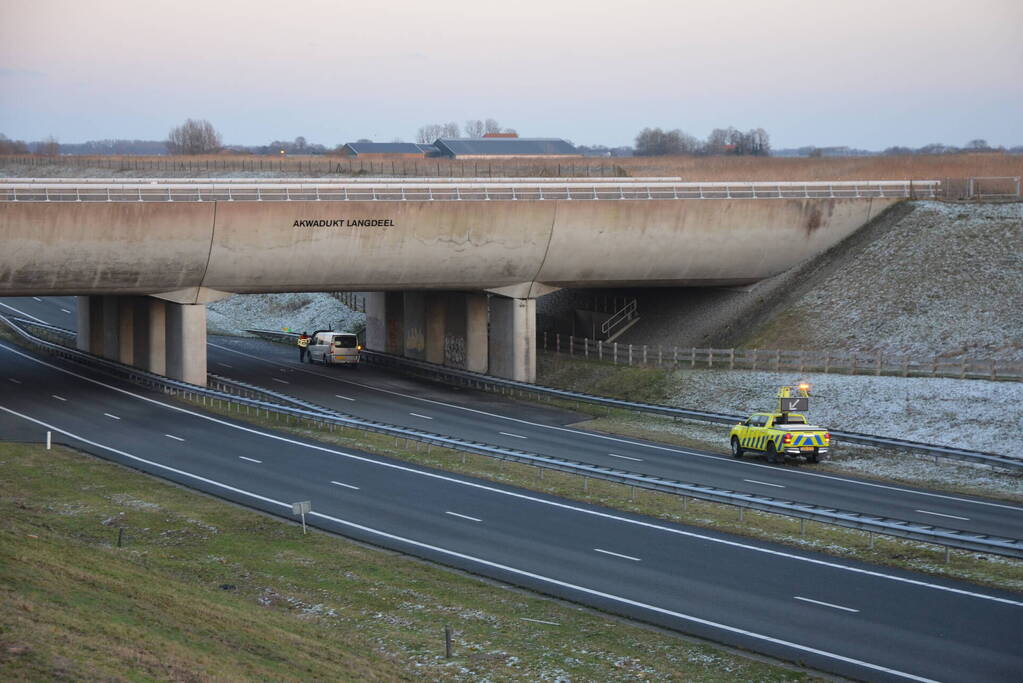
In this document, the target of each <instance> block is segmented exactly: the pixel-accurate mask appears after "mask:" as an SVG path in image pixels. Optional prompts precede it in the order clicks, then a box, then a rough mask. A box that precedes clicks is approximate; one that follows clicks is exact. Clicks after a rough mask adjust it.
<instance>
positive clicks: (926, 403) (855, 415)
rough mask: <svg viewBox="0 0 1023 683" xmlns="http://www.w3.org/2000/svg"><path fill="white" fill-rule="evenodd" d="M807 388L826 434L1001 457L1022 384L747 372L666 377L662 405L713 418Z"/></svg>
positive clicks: (1012, 433) (1017, 423) (1014, 434)
mask: <svg viewBox="0 0 1023 683" xmlns="http://www.w3.org/2000/svg"><path fill="white" fill-rule="evenodd" d="M802 380H805V381H808V382H810V384H811V386H812V389H811V399H810V411H809V414H808V417H809V419H810V421H811V422H813V423H814V424H819V425H821V426H825V427H827V428H830V429H840V430H844V431H849V432H861V433H866V434H875V435H878V436H890V437H898V438H903V439H910V440H913V441H923V442H927V443H934V444H942V445H946V446H958V447H960V448H968V449H973V450H980V451H988V452H992V453H1005V452H1008V449H1009V447H1010V446H1011V445H1012V444H1015V443H1017V442H1018V438H1019V434H1020V428H1021V416H1023V413H1021V411H1020V406H1021V405H1023V383H1019V382H990V381H986V380H960V379H944V378H926V377H883V376H882V377H875V376H872V375H832V374H827V375H825V374H813V373H811V374H806V375H803V376H796V375H794V374H793V373H784V372H760V371H749V370H679V371H675V372H672V373H669V386H670V389H669V391H670V394H669V396H670V397H669V403H671V404H672V405H677V406H684V407H694V408H700V409H703V410H710V411H716V412H728V413H737V414H746V413H751V412H756V411H764V410H772V409H774V407H775V406H776V405H777V401H776V400H775V399H774V396H775V392H776V391H777V389H778V387H779V386H782V385H792V384H796V383H798V382H799V381H802Z"/></svg>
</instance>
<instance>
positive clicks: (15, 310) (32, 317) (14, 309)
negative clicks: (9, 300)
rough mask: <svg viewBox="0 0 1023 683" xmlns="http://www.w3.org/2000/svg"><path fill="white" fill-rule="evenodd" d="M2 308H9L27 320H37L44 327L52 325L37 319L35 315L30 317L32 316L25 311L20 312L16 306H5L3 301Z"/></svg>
mask: <svg viewBox="0 0 1023 683" xmlns="http://www.w3.org/2000/svg"><path fill="white" fill-rule="evenodd" d="M0 306H3V307H4V308H9V309H11V310H12V311H14V312H15V313H17V314H18V315H23V316H25V317H26V318H31V319H32V320H35V321H36V322H37V323H42V324H44V325H49V324H50V323H48V322H46V321H45V320H40V319H39V318H37V317H35V316H34V315H30V314H28V313H26V312H25V311H19V310H18V309H17V308H15V307H14V306H10V305H8V304H5V303H4V302H3V301H0Z"/></svg>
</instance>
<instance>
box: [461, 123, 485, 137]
mask: <svg viewBox="0 0 1023 683" xmlns="http://www.w3.org/2000/svg"><path fill="white" fill-rule="evenodd" d="M486 129H487V128H486V124H485V123H483V121H481V120H479V119H470V120H468V121H466V122H465V128H464V130H465V137H467V138H481V137H483V133H484V132H485V131H486Z"/></svg>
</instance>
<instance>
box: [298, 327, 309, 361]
mask: <svg viewBox="0 0 1023 683" xmlns="http://www.w3.org/2000/svg"><path fill="white" fill-rule="evenodd" d="M309 342H310V339H309V333H308V332H303V333H302V334H300V335H299V336H298V362H299V363H301V362H303V361H305V359H306V356H308V355H309ZM309 362H310V363H311V362H312V358H310V359H309Z"/></svg>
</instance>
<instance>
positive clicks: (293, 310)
mask: <svg viewBox="0 0 1023 683" xmlns="http://www.w3.org/2000/svg"><path fill="white" fill-rule="evenodd" d="M206 320H207V322H206V327H207V329H208V330H209V332H210V333H211V334H226V335H232V336H247V335H246V333H245V330H247V329H254V328H256V329H264V330H284V329H290V330H292V331H294V332H312V331H313V330H324V329H333V330H340V331H344V332H357V331H359V330H361V329H362V328H364V327H365V325H366V316H365V314H363V313H358V312H356V311H353V310H352V309H350V308H348V307H347V306H345V305H344V304H342V303H341V302H340V301H338V300H337V299H336V298H334V297H333V296H331V295H329V294H324V293H322V292H313V293H298V294H296V293H286V294H236V295H235V296H232V297H229V298H227V299H222V300H221V301H217V302H214V303H212V304H210V305H209V306H208V307H207V319H206Z"/></svg>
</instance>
